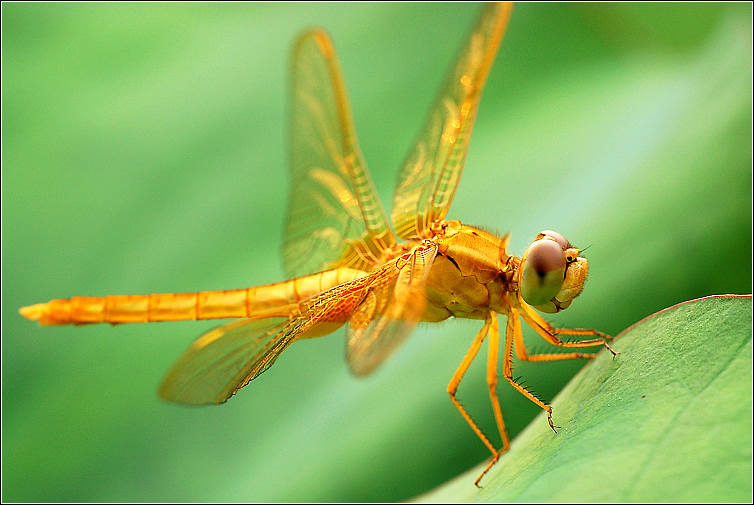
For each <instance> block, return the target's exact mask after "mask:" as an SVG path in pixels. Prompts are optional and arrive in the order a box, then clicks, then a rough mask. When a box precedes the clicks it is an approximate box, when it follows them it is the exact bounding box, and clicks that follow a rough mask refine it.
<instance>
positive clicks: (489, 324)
mask: <svg viewBox="0 0 754 505" xmlns="http://www.w3.org/2000/svg"><path fill="white" fill-rule="evenodd" d="M487 335H489V336H490V340H489V354H488V359H487V384H488V387H489V392H490V402H491V403H492V410H493V412H494V415H495V422H496V423H497V427H498V431H499V432H500V438H501V440H502V447H501V448H500V449H495V446H494V445H492V442H490V439H489V438H488V437H487V435H485V434H484V432H483V431H482V430H481V428H479V426H478V425H477V424H476V422H475V421H474V420H473V419H472V418H471V415H469V413H468V412H467V411H466V409H465V408H464V407H463V405H461V403H460V402H459V401H458V399H457V398H456V392H457V391H458V385H459V384H460V383H461V379H463V376H464V375H465V374H466V371H467V370H468V368H469V366H470V365H471V362H472V361H473V360H474V358H475V357H476V355H477V352H479V348H480V347H481V346H482V342H484V339H485V338H486V337H487ZM499 346H500V331H499V328H498V322H497V316H496V314H495V313H494V312H490V313H489V314H488V316H487V319H486V320H485V322H484V326H482V329H481V330H480V331H479V333H477V335H476V337H475V338H474V341H473V342H472V343H471V347H470V348H469V350H468V351H467V352H466V355H465V356H464V358H463V360H462V361H461V364H460V365H459V366H458V369H457V370H456V371H455V373H454V374H453V377H452V378H451V379H450V382H449V383H448V388H447V391H448V394H449V395H450V401H452V402H453V405H454V406H455V407H456V408H457V409H458V411H459V412H460V413H461V415H462V416H463V418H464V419H465V420H466V422H467V423H468V424H469V426H471V429H472V430H474V433H476V435H477V436H478V437H479V439H480V440H481V441H482V442H483V443H484V445H485V446H486V447H487V448H488V449H489V450H490V452H491V453H492V459H491V460H490V462H489V464H488V465H487V467H486V468H485V469H484V471H482V473H481V475H479V477H478V478H477V479H476V481H474V485H475V486H477V487H480V486H479V481H480V480H482V477H484V475H485V474H486V473H487V471H488V470H489V469H490V468H492V466H493V465H494V464H495V463H496V462H497V461H498V459H500V455H501V454H503V453H504V452H506V451H507V450H508V448H509V447H510V441H509V438H508V433H507V432H506V430H505V424H504V422H503V414H502V411H501V410H500V400H499V399H498V397H497V391H496V387H497V362H498V349H499Z"/></svg>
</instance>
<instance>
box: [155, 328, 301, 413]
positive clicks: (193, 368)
mask: <svg viewBox="0 0 754 505" xmlns="http://www.w3.org/2000/svg"><path fill="white" fill-rule="evenodd" d="M293 337H295V329H293V328H291V327H290V324H289V320H288V318H280V317H276V318H269V319H257V320H254V319H241V320H238V321H233V322H232V323H228V324H225V325H223V326H219V327H217V328H215V329H213V330H210V331H209V332H207V333H205V334H204V335H202V336H201V337H199V338H198V339H197V340H196V341H194V343H193V344H191V346H190V347H189V348H188V349H187V350H186V351H185V352H184V353H183V355H182V356H181V357H180V358H179V359H178V361H177V362H176V363H175V364H174V365H173V366H172V368H171V369H170V370H169V371H168V373H167V375H166V376H165V378H164V379H163V382H162V385H161V386H160V396H161V397H162V398H164V399H165V400H169V401H172V402H176V403H185V404H189V405H206V404H216V403H224V402H225V401H227V400H228V399H229V398H230V397H231V396H233V395H234V394H235V393H236V392H237V391H238V390H239V389H241V388H242V387H244V386H245V385H246V384H248V383H249V381H251V380H252V379H254V378H256V377H257V376H258V375H259V374H261V373H262V372H264V371H265V370H267V368H269V367H270V366H271V365H272V363H273V362H274V361H275V359H276V358H277V357H278V356H279V355H280V353H281V352H283V350H284V349H285V348H286V347H287V346H288V345H289V344H290V343H291V342H292V341H293Z"/></svg>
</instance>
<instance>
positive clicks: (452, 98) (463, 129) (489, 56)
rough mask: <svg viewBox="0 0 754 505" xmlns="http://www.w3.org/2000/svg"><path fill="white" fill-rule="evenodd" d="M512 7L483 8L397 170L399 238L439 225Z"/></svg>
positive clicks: (418, 235)
mask: <svg viewBox="0 0 754 505" xmlns="http://www.w3.org/2000/svg"><path fill="white" fill-rule="evenodd" d="M511 9H512V5H510V4H509V3H498V4H491V5H486V6H485V7H484V9H483V11H482V13H481V16H480V17H479V21H478V22H477V25H476V27H475V28H474V30H473V32H472V33H471V36H470V37H469V39H468V42H467V43H466V45H465V46H464V48H463V49H462V51H461V53H460V55H459V57H458V59H457V62H456V64H455V66H454V67H453V68H452V70H451V72H450V75H449V76H448V79H447V81H446V82H445V85H444V87H443V88H442V91H441V93H440V95H439V96H438V97H437V101H436V102H435V104H434V106H433V107H432V109H431V111H430V114H429V117H428V118H427V122H426V123H425V125H424V129H423V130H422V132H421V133H420V135H419V138H418V139H417V141H416V143H415V144H414V148H413V150H412V151H411V153H410V154H409V156H408V158H406V161H405V162H404V164H403V167H402V168H401V171H400V174H399V176H398V185H397V186H396V189H395V194H394V195H393V210H392V220H393V225H394V226H395V230H396V233H397V235H398V236H399V237H401V238H421V237H423V235H424V232H425V230H427V228H428V227H429V226H430V224H431V223H433V222H435V221H438V220H440V219H443V218H444V217H445V214H446V213H447V211H448V207H450V203H451V201H452V199H453V195H454V194H455V191H456V187H457V186H458V181H459V180H460V178H461V171H462V169H463V164H464V161H465V160H466V151H467V149H468V146H469V138H470V136H471V130H472V127H473V125H474V119H475V117H476V112H477V107H478V105H479V99H480V97H481V95H482V89H483V88H484V84H485V82H486V80H487V75H488V73H489V70H490V67H491V66H492V62H493V60H494V59H495V55H496V54H497V49H498V47H499V45H500V41H501V39H502V37H503V33H504V31H505V27H506V25H507V24H508V18H509V17H510V14H511Z"/></svg>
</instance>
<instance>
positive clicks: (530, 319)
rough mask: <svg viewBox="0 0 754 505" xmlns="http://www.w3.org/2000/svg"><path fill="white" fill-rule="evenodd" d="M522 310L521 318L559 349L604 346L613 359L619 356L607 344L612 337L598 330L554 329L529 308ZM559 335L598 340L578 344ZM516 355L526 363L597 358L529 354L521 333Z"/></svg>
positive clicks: (555, 354)
mask: <svg viewBox="0 0 754 505" xmlns="http://www.w3.org/2000/svg"><path fill="white" fill-rule="evenodd" d="M521 308H522V311H521V317H523V318H524V321H526V323H527V324H528V325H529V326H531V327H532V328H533V329H534V331H536V332H537V333H538V334H539V335H540V336H541V337H542V338H544V339H545V340H547V341H548V342H549V343H551V344H552V345H557V346H559V347H591V346H595V345H604V346H605V348H606V349H607V350H608V351H610V352H611V353H612V355H613V357H615V356H616V355H617V354H618V353H616V352H615V351H614V350H613V349H612V347H610V345H609V344H608V343H607V341H608V340H612V337H611V336H610V335H606V334H604V333H602V332H601V331H597V330H584V329H577V328H554V327H553V326H552V325H551V324H550V323H548V322H547V321H545V320H544V319H542V317H540V316H539V314H537V313H536V312H534V311H533V310H531V309H529V308H528V307H527V306H525V305H522V307H521ZM557 335H583V336H594V337H598V338H592V339H589V340H580V341H577V342H564V341H562V340H560V339H559V338H558V337H557ZM516 355H517V356H518V358H519V359H521V360H524V361H555V360H561V359H574V358H593V357H594V356H595V355H594V354H592V353H584V352H569V353H549V354H544V353H543V354H528V353H527V352H526V348H525V347H524V339H523V336H522V333H521V332H520V331H519V332H518V333H517V334H516Z"/></svg>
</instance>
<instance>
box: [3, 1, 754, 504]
mask: <svg viewBox="0 0 754 505" xmlns="http://www.w3.org/2000/svg"><path fill="white" fill-rule="evenodd" d="M477 12H478V6H475V5H469V4H360V5H348V4H345V5H343V4H337V5H336V4H319V5H318V4H309V3H303V4H302V3H298V4H263V5H262V4H238V3H232V4H171V5H167V4H117V5H116V4H44V5H42V4H34V3H11V4H9V3H3V4H2V60H3V61H2V99H3V103H2V105H3V111H2V148H3V153H2V163H3V170H2V253H3V254H2V289H3V300H2V307H3V312H2V317H3V319H2V337H3V338H2V381H3V382H2V407H3V408H2V422H3V424H2V437H3V440H2V442H3V449H2V471H3V483H2V484H3V486H2V498H3V500H4V501H9V500H10V501H18V500H21V501H37V500H39V501H217V502H222V501H234V500H235V501H294V500H295V501H322V500H332V501H338V500H340V501H343V500H345V501H370V500H389V501H392V500H401V499H405V498H408V497H411V496H415V495H417V494H419V493H421V492H424V491H426V490H429V489H431V488H433V487H434V486H436V485H438V484H440V483H442V482H444V481H445V480H447V479H448V478H450V477H452V476H454V475H457V474H458V473H460V472H462V471H464V470H466V469H468V468H469V467H471V466H473V465H475V464H477V463H479V462H480V461H483V460H484V459H485V458H487V457H488V453H487V449H485V447H484V446H483V445H482V444H481V443H480V442H479V440H478V439H477V437H476V436H475V435H474V434H473V433H472V431H471V430H470V429H469V428H468V426H467V425H466V423H465V422H464V421H463V419H462V418H461V416H460V415H459V414H458V413H457V412H456V410H455V409H454V408H453V406H452V405H451V403H450V401H449V399H448V397H447V394H446V392H445V386H446V384H447V382H448V380H449V378H450V376H451V375H452V373H453V371H454V370H455V368H456V366H457V365H458V363H459V362H460V360H461V357H462V356H463V354H464V353H465V351H466V349H467V347H468V345H469V343H470V341H471V338H472V337H473V335H474V334H475V333H476V332H477V330H478V329H479V322H477V321H449V322H445V323H442V324H433V325H423V326H422V327H420V328H419V329H418V330H417V331H416V332H415V334H414V335H413V336H412V338H411V339H409V341H408V343H407V344H406V345H405V346H404V348H403V349H401V351H400V352H398V353H397V354H396V356H395V357H394V358H393V359H392V360H390V361H389V362H388V363H386V364H385V365H384V366H383V367H382V368H380V369H379V370H378V371H377V372H376V373H374V374H373V375H372V376H371V377H369V378H367V379H355V378H353V377H351V376H350V375H349V374H348V371H347V368H346V365H345V362H344V360H343V332H342V330H341V331H340V332H338V333H336V334H334V335H331V336H329V337H327V338H323V339H316V340H312V341H304V342H300V343H297V344H296V345H294V346H292V347H291V348H290V349H289V350H288V351H286V353H285V354H284V356H283V357H282V358H281V359H280V360H278V362H277V363H276V364H275V366H274V367H273V368H272V369H271V370H270V371H269V372H267V373H266V374H264V375H263V376H262V377H260V378H259V379H257V380H256V381H254V383H252V384H251V385H249V386H248V387H247V388H246V389H244V390H243V391H242V392H241V393H240V394H239V395H238V396H237V397H235V398H234V399H233V400H232V401H230V402H229V403H227V404H225V405H223V406H221V407H215V408H185V407H179V406H175V405H171V404H167V403H164V402H162V401H160V400H159V399H158V397H157V395H156V387H157V385H158V383H159V381H160V379H161V377H162V375H163V373H164V372H165V371H166V370H167V368H168V367H169V366H170V364H171V363H172V362H173V361H174V360H175V359H176V358H177V356H178V355H179V354H180V353H181V352H182V351H183V349H184V348H185V347H186V346H187V345H188V344H189V343H190V342H191V341H192V340H193V339H194V338H195V337H197V336H198V335H199V334H201V333H202V332H203V331H205V330H207V329H208V328H211V327H213V326H215V325H216V324H217V323H216V322H214V323H213V322H207V321H204V322H180V323H163V324H150V325H124V326H118V327H110V326H98V325H95V326H86V327H79V328H73V327H53V328H41V327H39V326H37V325H35V324H32V323H30V322H28V321H25V320H23V319H22V318H21V317H20V316H19V315H18V313H17V309H18V308H19V307H20V306H22V305H27V304H31V303H35V302H42V301H47V300H48V299H51V298H65V297H70V296H74V295H91V296H96V295H106V294H136V293H150V292H188V291H197V290H210V289H230V288H240V287H246V286H249V285H255V284H263V283H269V282H275V281H278V280H281V279H282V278H283V271H282V267H281V261H280V247H281V240H282V236H281V232H282V228H283V219H284V215H285V205H286V200H287V198H288V180H287V177H288V174H287V167H286V142H285V132H286V122H287V109H286V107H287V105H286V86H287V77H288V56H289V50H290V45H291V42H292V41H293V39H294V37H295V36H296V34H297V32H299V30H301V29H303V28H304V27H306V26H309V25H312V24H317V25H321V26H324V27H325V28H326V29H327V30H328V31H329V32H330V34H331V35H332V37H333V39H334V42H335V46H336V49H337V50H338V53H339V56H340V61H341V65H342V68H343V72H344V74H345V79H346V83H347V86H348V90H349V93H350V99H351V103H352V106H353V109H354V116H355V122H356V129H357V132H358V133H359V138H360V142H361V146H362V150H363V151H364V154H365V157H366V159H367V161H368V163H369V166H370V168H371V171H372V174H373V178H374V181H375V184H376V186H377V187H378V188H379V192H380V195H381V197H382V198H383V201H385V202H386V203H387V205H389V202H390V201H391V200H390V196H391V189H392V186H393V182H394V179H395V177H396V174H397V170H398V167H399V166H400V163H401V161H402V159H403V157H404V156H405V154H406V153H407V151H408V148H409V146H410V144H411V142H412V141H413V139H414V136H415V135H416V133H417V132H418V129H419V128H420V126H421V125H422V123H423V121H424V116H425V114H426V112H427V108H428V107H429V105H430V103H431V102H432V100H433V99H434V95H435V92H436V90H437V88H438V86H439V84H440V82H441V80H442V78H443V76H444V74H445V72H446V70H447V68H448V67H449V65H450V64H451V61H452V60H453V58H454V56H455V54H456V51H457V48H458V47H459V45H460V43H461V42H462V41H463V40H464V38H465V36H466V33H467V32H468V30H469V28H470V26H471V24H472V22H473V20H474V19H475V16H476V13H477ZM751 72H752V38H751V5H750V4H734V5H725V4H714V5H713V4H664V5H652V4H640V5H621V4H611V5H600V4H574V5H570V4H569V5H560V4H521V5H518V6H516V8H515V9H514V12H513V16H512V18H511V22H510V25H509V29H508V33H507V35H506V37H505V39H504V41H503V44H502V47H501V50H500V54H499V55H498V58H497V61H496V63H495V65H494V67H493V69H492V72H491V75H490V78H489V81H488V86H487V89H486V91H485V94H484V97H483V99H482V102H481V106H480V112H479V116H478V120H477V125H476V129H475V132H474V137H473V141H472V143H471V149H470V152H469V155H468V159H467V163H466V170H465V173H464V177H463V179H462V181H461V184H460V187H459V188H458V192H457V194H456V198H455V201H454V203H453V206H452V208H451V211H450V213H449V217H452V218H458V219H461V220H463V221H464V222H466V223H468V224H474V225H479V226H482V227H484V228H487V229H490V230H492V231H496V232H500V233H502V232H505V231H510V232H512V240H511V248H510V249H511V252H512V253H514V254H521V253H522V252H523V250H524V248H525V247H526V245H527V244H528V242H529V241H530V240H531V239H532V238H533V237H534V235H535V234H536V233H537V232H538V231H540V230H541V229H545V228H551V229H555V230H558V231H560V232H561V233H563V234H564V235H565V236H567V237H568V238H569V239H570V240H571V241H572V242H574V243H576V244H578V245H580V246H582V247H583V246H589V249H588V252H587V256H588V258H589V260H590V278H589V280H588V282H587V286H586V289H585V291H584V293H583V294H582V295H581V297H580V298H579V299H578V300H577V301H576V302H575V303H574V305H573V306H572V308H570V309H569V310H568V311H565V312H563V313H561V314H559V315H557V316H555V317H551V318H550V319H551V320H552V321H553V322H555V323H556V324H558V325H561V326H576V327H595V328H599V329H601V330H603V331H606V332H608V333H612V334H616V333H618V332H619V331H621V330H622V329H623V328H625V327H626V326H628V325H629V324H631V323H633V322H635V321H637V320H638V319H640V318H642V317H644V316H646V315H648V314H651V313H653V312H655V311H657V310H659V309H662V308H664V307H667V306H669V305H672V304H674V303H677V302H680V301H683V300H687V299H691V298H695V297H700V296H705V295H709V294H720V293H750V292H751V282H752V259H751V254H752V250H751V249H752V245H751V244H752V242H751V240H752V235H751V226H752V211H751V204H752V192H751V187H752V186H751V184H752V170H751V163H752V150H751V139H752V129H751V124H752V123H751V122H752V112H751V110H752V109H751V106H752V101H751V99H752V78H751ZM530 337H531V338H530ZM527 340H528V341H529V342H531V344H530V347H531V349H533V350H535V351H537V350H539V351H542V350H544V349H546V348H547V345H546V344H544V343H543V342H541V341H540V340H538V339H537V338H536V337H534V336H533V335H531V334H527ZM657 352H658V353H664V352H673V349H658V350H657ZM485 356H486V350H485V351H483V352H482V353H481V355H480V358H479V360H478V361H477V362H476V363H475V366H472V369H471V371H470V372H469V374H468V376H467V378H466V379H465V380H464V382H463V383H462V385H461V388H460V391H459V395H460V398H461V400H462V401H463V403H464V404H465V405H466V407H467V408H468V409H469V410H470V411H471V413H472V415H473V416H474V418H475V419H476V420H477V421H478V422H479V423H480V424H481V425H482V426H483V427H484V428H485V429H486V430H487V431H488V432H489V433H491V434H492V433H494V422H493V418H492V413H491V411H490V408H489V400H488V396H487V388H486V385H485V381H484V375H485ZM581 366H583V362H568V363H565V362H564V363H549V364H547V363H546V364H523V365H520V366H517V367H516V371H515V373H516V375H521V376H523V377H525V378H526V379H527V382H528V384H529V385H531V386H532V387H533V388H534V389H535V390H537V391H538V392H539V393H540V394H541V395H542V396H543V397H544V398H545V399H551V398H552V396H553V395H555V394H556V393H557V391H558V390H559V389H560V388H561V387H562V386H563V384H565V382H567V380H568V378H569V377H570V376H572V375H573V374H574V373H575V372H576V371H577V370H578V369H579V368H580V367H581ZM498 389H499V391H500V396H501V400H502V404H503V412H504V416H505V420H506V422H507V425H508V427H509V431H510V434H511V435H514V436H515V434H516V433H518V432H519V431H520V430H521V429H522V428H523V427H524V426H525V425H526V424H527V423H528V422H529V421H530V420H531V419H532V418H533V417H534V416H535V415H536V414H538V413H539V409H538V408H537V407H536V406H534V405H532V404H531V403H530V402H529V401H528V400H526V399H525V398H523V397H522V396H521V395H519V394H518V393H516V392H515V391H513V390H512V389H511V388H509V387H507V385H506V384H505V383H503V384H501V385H500V386H499V388H498ZM554 419H555V422H556V423H558V424H562V423H565V422H567V420H566V419H559V418H558V413H557V411H556V412H555V413H554ZM633 428H634V427H632V426H626V430H630V429H633ZM615 436H616V437H619V436H620V433H616V434H615ZM514 443H515V441H514ZM595 450H599V449H598V448H595ZM469 485H471V482H469Z"/></svg>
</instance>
